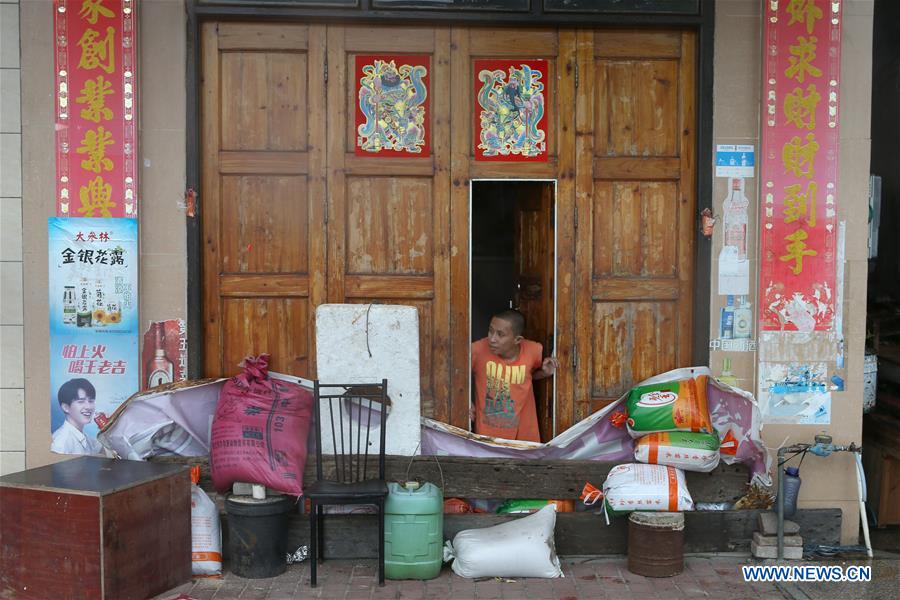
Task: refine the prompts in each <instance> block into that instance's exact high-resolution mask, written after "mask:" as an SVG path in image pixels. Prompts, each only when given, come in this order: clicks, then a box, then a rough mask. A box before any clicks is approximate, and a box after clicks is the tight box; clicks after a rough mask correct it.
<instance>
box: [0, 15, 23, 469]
mask: <svg viewBox="0 0 900 600" xmlns="http://www.w3.org/2000/svg"><path fill="white" fill-rule="evenodd" d="M19 64H20V63H19V2H18V0H2V1H0V475H4V474H6V473H15V472H16V471H21V470H22V468H23V467H24V466H25V374H24V368H23V364H22V356H23V355H22V334H23V330H24V322H25V321H24V315H23V311H22V119H21V114H20V106H21V101H20V84H19V77H20V69H19Z"/></svg>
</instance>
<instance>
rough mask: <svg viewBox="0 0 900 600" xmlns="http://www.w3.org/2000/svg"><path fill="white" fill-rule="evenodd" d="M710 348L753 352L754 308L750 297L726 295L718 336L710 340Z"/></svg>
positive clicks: (720, 314) (754, 346)
mask: <svg viewBox="0 0 900 600" xmlns="http://www.w3.org/2000/svg"><path fill="white" fill-rule="evenodd" d="M709 348H710V350H724V351H730V352H753V351H755V350H756V340H755V339H753V309H752V308H751V307H750V300H749V297H748V296H746V295H742V296H733V295H728V296H726V301H725V306H723V307H722V308H720V309H719V331H718V338H717V339H713V340H710V343H709Z"/></svg>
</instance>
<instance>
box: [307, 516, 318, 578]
mask: <svg viewBox="0 0 900 600" xmlns="http://www.w3.org/2000/svg"><path fill="white" fill-rule="evenodd" d="M316 511H317V506H316V503H315V502H313V503H312V504H311V505H310V508H309V585H310V587H316V564H317V563H318V551H319V549H318V547H317V542H318V539H319V536H318V533H317V532H316V521H317V519H316Z"/></svg>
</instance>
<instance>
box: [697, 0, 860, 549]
mask: <svg viewBox="0 0 900 600" xmlns="http://www.w3.org/2000/svg"><path fill="white" fill-rule="evenodd" d="M762 5H763V3H762V2H759V1H758V0H719V1H718V2H717V4H716V44H715V48H716V58H715V83H714V85H715V90H714V96H715V117H714V124H713V137H714V142H715V143H719V144H728V143H744V144H754V145H755V146H756V147H757V149H758V148H759V141H760V140H759V131H760V127H759V113H760V97H759V94H760V82H761V81H762V72H761V64H760V63H761V49H760V41H761V38H762V21H761V16H760V9H761V7H762ZM873 10H874V0H845V2H844V3H843V18H844V20H843V48H842V55H841V83H840V113H841V115H842V118H841V120H840V122H839V125H840V158H839V161H840V172H839V175H838V197H837V204H838V218H839V219H840V220H841V221H846V226H847V235H846V239H847V242H846V263H845V281H844V331H843V334H844V339H845V341H846V353H847V381H846V388H845V389H846V391H844V392H833V393H832V418H831V425H828V426H822V425H768V426H766V427H765V429H764V430H763V438H764V440H765V442H766V445H767V446H769V447H770V448H773V452H774V449H775V448H777V447H778V446H780V445H781V444H790V443H795V442H807V441H812V438H813V436H814V435H815V434H817V433H821V432H826V433H829V434H831V435H832V436H833V437H834V441H835V443H844V444H846V443H850V442H857V443H859V442H860V441H861V438H862V397H863V355H864V344H865V306H866V276H867V256H868V255H867V235H868V228H867V214H868V210H867V202H868V177H869V152H870V135H871V134H870V113H871V73H872V17H873ZM759 162H760V161H759V159H757V164H759ZM757 175H758V172H757ZM747 184H748V185H747V189H746V194H747V197H748V198H749V199H750V204H751V209H752V208H753V207H755V206H758V204H759V190H758V188H757V185H758V177H757V178H754V179H752V180H748V181H747ZM726 185H727V180H724V179H716V180H715V183H714V186H715V187H714V190H715V191H714V194H715V195H714V197H713V203H714V206H716V207H717V210H718V211H719V212H720V211H721V202H722V200H723V199H724V198H725V196H726V193H727V190H726V187H725V186H726ZM750 222H751V223H758V215H757V214H755V213H754V211H753V210H751V214H750ZM758 235H759V230H758V228H756V229H755V230H753V231H751V232H750V237H751V239H753V240H755V239H757V236H758ZM720 236H721V231H719V232H717V234H716V237H714V238H713V240H712V243H713V244H714V246H713V248H714V250H713V256H714V257H715V256H716V255H717V254H718V252H717V248H720V247H721V238H720ZM715 244H718V246H716V245H715ZM755 251H756V248H755V247H753V246H751V248H750V252H751V253H750V255H751V256H754V252H755ZM755 267H756V263H755V261H754V262H753V264H752V269H751V292H752V291H753V289H754V288H755V283H754V282H755V281H756V272H755ZM714 276H715V270H714ZM713 288H714V289H713V296H712V297H711V298H710V302H711V306H712V310H711V315H712V318H711V322H710V333H711V337H716V336H717V333H718V314H719V310H718V309H719V307H720V306H721V305H722V297H720V296H717V295H715V286H713ZM752 295H753V294H751V296H752ZM752 300H753V308H754V311H756V306H757V305H756V299H755V297H754V298H752ZM755 331H756V330H755ZM766 350H767V348H765V347H764V346H763V347H761V348H760V353H763V354H764V353H765V352H766ZM726 356H728V357H731V358H732V359H733V365H732V366H733V368H732V370H733V371H734V373H735V375H736V376H737V377H738V382H739V385H740V387H743V388H745V389H748V390H753V391H754V392H758V390H757V389H756V377H757V370H758V366H759V361H758V356H759V353H750V352H728V353H724V352H712V353H711V355H710V363H711V366H712V367H713V369H714V371H715V372H716V373H718V372H720V371H721V368H722V362H723V359H724V358H725V357H726ZM796 360H799V361H803V360H812V356H809V355H807V354H806V353H805V350H804V349H803V348H801V349H799V351H798V352H797V354H796ZM801 477H802V478H803V485H802V487H801V491H800V503H801V506H805V507H825V506H828V507H840V508H841V509H842V510H843V514H844V521H843V532H842V538H843V542H844V543H851V542H852V543H855V542H856V539H857V537H856V536H857V531H858V529H859V511H858V505H857V502H856V498H857V491H856V471H855V467H854V465H853V460H852V458H851V456H850V455H846V454H844V455H834V456H832V457H829V458H826V459H821V458H817V457H814V456H810V457H807V458H806V460H805V461H804V463H803V469H802V472H801Z"/></svg>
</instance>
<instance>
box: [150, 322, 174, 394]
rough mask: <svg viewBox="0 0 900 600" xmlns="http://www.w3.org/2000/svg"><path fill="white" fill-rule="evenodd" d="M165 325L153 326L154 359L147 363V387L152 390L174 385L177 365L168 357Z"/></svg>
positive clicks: (156, 324) (155, 324)
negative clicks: (170, 384)
mask: <svg viewBox="0 0 900 600" xmlns="http://www.w3.org/2000/svg"><path fill="white" fill-rule="evenodd" d="M163 325H164V323H154V324H153V357H152V358H151V359H150V361H149V362H148V363H147V373H148V376H147V387H148V388H152V387H156V386H158V385H163V384H166V383H172V381H173V380H174V378H175V365H174V364H173V363H172V361H171V360H169V358H168V357H167V356H166V336H165V331H164V330H163Z"/></svg>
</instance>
